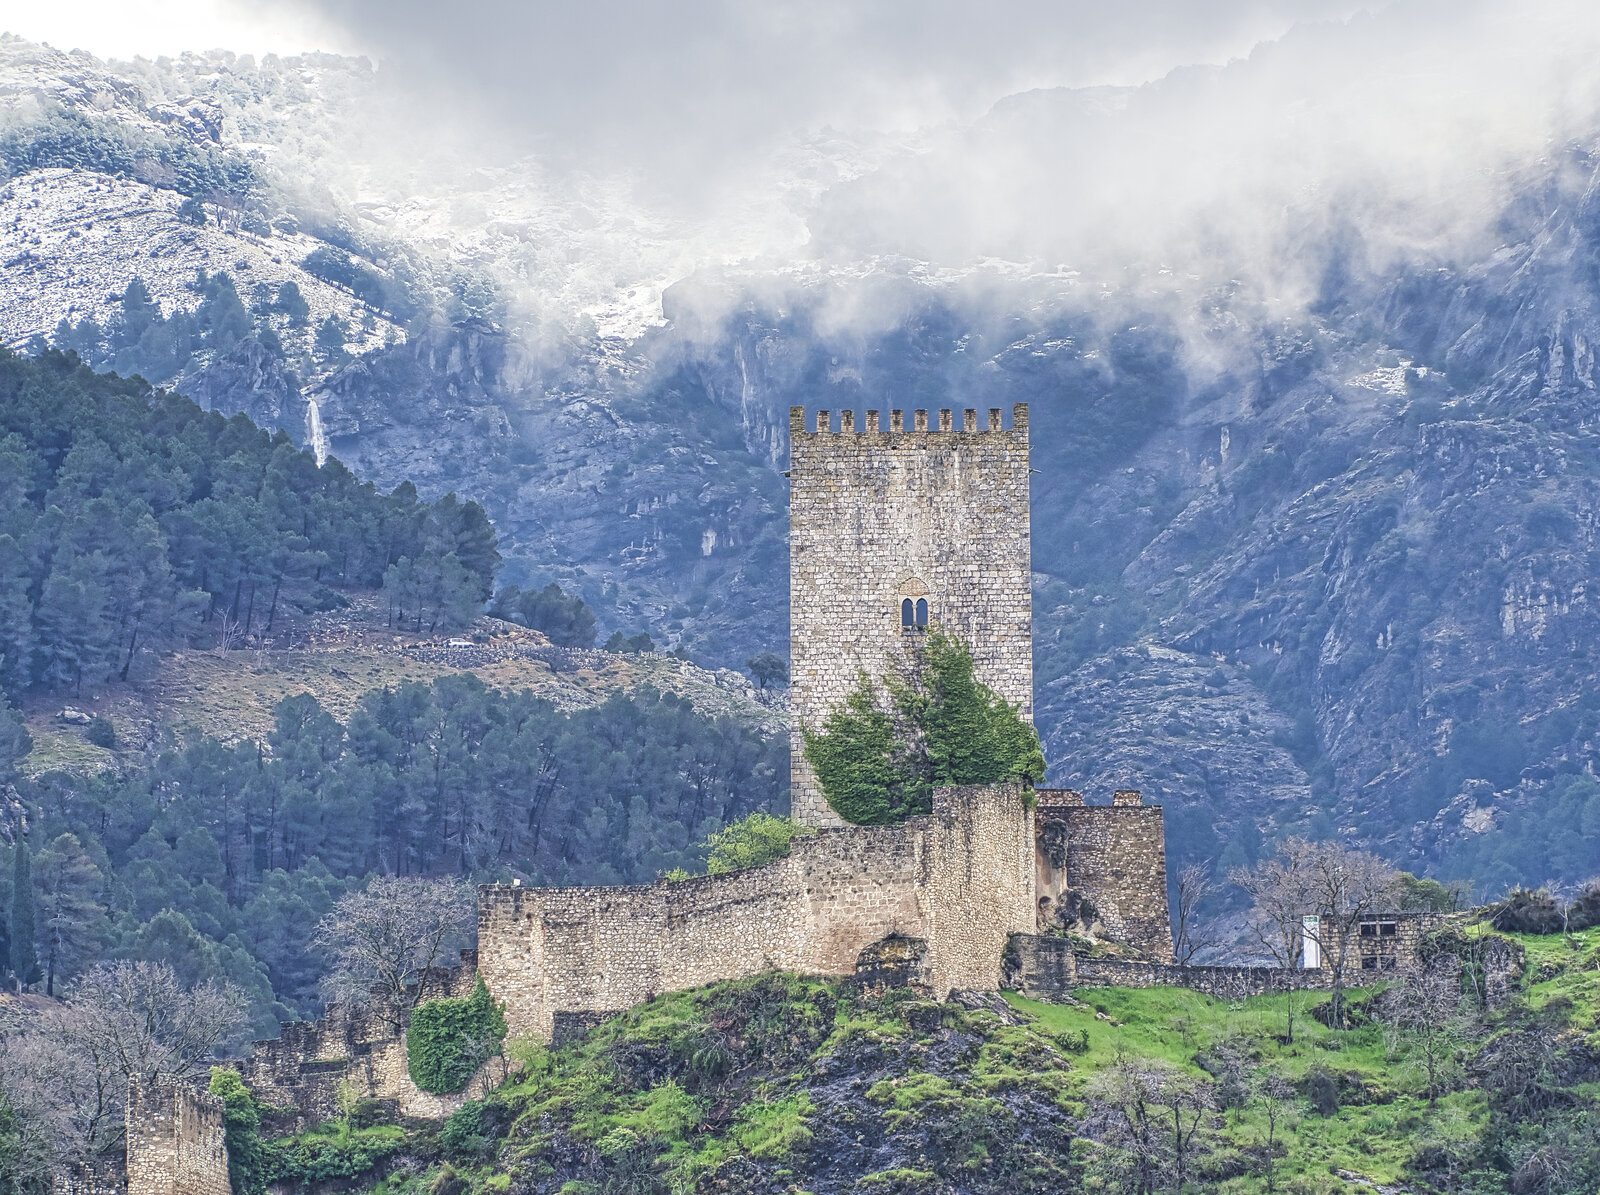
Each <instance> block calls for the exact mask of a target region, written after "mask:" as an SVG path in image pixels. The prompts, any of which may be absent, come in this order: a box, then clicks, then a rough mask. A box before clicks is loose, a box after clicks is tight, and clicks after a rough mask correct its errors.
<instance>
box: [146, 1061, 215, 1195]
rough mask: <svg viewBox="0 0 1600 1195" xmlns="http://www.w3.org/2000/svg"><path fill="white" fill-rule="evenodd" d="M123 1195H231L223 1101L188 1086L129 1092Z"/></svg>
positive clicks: (169, 1085)
mask: <svg viewBox="0 0 1600 1195" xmlns="http://www.w3.org/2000/svg"><path fill="white" fill-rule="evenodd" d="M126 1128H127V1176H128V1187H127V1190H128V1195H232V1190H233V1188H232V1186H231V1185H230V1184H229V1182H228V1147H227V1144H226V1141H225V1139H224V1130H223V1124H222V1100H221V1099H219V1098H218V1097H216V1096H214V1095H211V1094H210V1093H209V1092H205V1091H201V1090H199V1089H197V1088H195V1087H193V1086H190V1085H187V1084H182V1083H178V1084H173V1083H156V1084H141V1083H134V1084H132V1085H131V1086H130V1087H129V1089H128V1108H127V1120H126Z"/></svg>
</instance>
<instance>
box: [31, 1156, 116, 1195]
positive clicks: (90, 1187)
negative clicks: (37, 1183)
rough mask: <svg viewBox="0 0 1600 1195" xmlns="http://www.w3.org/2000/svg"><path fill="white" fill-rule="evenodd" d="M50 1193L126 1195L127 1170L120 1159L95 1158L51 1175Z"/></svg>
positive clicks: (61, 1194) (56, 1194) (58, 1194)
mask: <svg viewBox="0 0 1600 1195" xmlns="http://www.w3.org/2000/svg"><path fill="white" fill-rule="evenodd" d="M50 1190H51V1192H52V1195H127V1191H128V1172H127V1170H126V1169H125V1168H124V1165H123V1162H122V1160H121V1159H113V1158H97V1159H96V1160H95V1161H94V1162H93V1163H92V1164H91V1165H88V1166H75V1167H73V1169H72V1170H70V1171H68V1172H67V1173H65V1174H56V1175H53V1176H52V1177H51V1180H50Z"/></svg>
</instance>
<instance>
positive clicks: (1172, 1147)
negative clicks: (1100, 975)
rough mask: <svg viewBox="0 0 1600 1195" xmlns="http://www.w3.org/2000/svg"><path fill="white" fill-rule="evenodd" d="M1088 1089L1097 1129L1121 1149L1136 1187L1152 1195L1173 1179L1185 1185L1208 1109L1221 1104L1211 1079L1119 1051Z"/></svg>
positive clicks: (1092, 1120)
mask: <svg viewBox="0 0 1600 1195" xmlns="http://www.w3.org/2000/svg"><path fill="white" fill-rule="evenodd" d="M1084 1094H1085V1095H1086V1096H1087V1097H1088V1100H1089V1118H1088V1120H1089V1125H1090V1128H1091V1131H1095V1132H1097V1133H1098V1135H1099V1138H1100V1140H1101V1141H1103V1142H1104V1143H1105V1144H1107V1145H1110V1146H1112V1147H1113V1148H1114V1149H1116V1150H1117V1151H1118V1157H1119V1160H1121V1161H1123V1163H1124V1169H1125V1173H1124V1174H1123V1176H1122V1178H1123V1179H1124V1181H1125V1183H1126V1185H1127V1187H1128V1188H1129V1189H1130V1190H1133V1191H1135V1192H1137V1193H1138V1195H1151V1193H1153V1192H1155V1191H1156V1190H1158V1189H1159V1188H1160V1186H1161V1185H1162V1184H1163V1183H1164V1182H1165V1181H1167V1180H1169V1179H1170V1180H1171V1182H1172V1189H1173V1190H1174V1191H1182V1190H1183V1187H1184V1184H1185V1183H1187V1182H1188V1174H1189V1167H1190V1161H1191V1159H1192V1158H1193V1156H1194V1152H1195V1148H1196V1143H1197V1140H1198V1134H1199V1132H1200V1129H1201V1127H1202V1126H1203V1125H1204V1123H1205V1117H1206V1113H1207V1112H1208V1111H1210V1110H1211V1109H1213V1108H1215V1107H1216V1100H1215V1099H1214V1097H1213V1092H1212V1084H1211V1083H1210V1082H1208V1081H1206V1080H1204V1079H1198V1078H1196V1077H1194V1076H1192V1075H1187V1074H1185V1073H1184V1072H1182V1071H1180V1070H1179V1069H1178V1068H1177V1067H1175V1066H1173V1065H1172V1064H1171V1063H1168V1062H1163V1061H1161V1060H1159V1059H1151V1058H1135V1057H1133V1056H1131V1055H1128V1054H1119V1055H1118V1056H1117V1059H1116V1061H1115V1062H1113V1063H1112V1064H1111V1065H1110V1066H1108V1067H1106V1069H1105V1070H1103V1071H1101V1072H1100V1073H1099V1074H1097V1075H1095V1076H1094V1078H1093V1079H1091V1080H1090V1081H1089V1084H1088V1086H1087V1087H1086V1088H1085V1089H1084Z"/></svg>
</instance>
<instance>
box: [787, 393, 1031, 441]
mask: <svg viewBox="0 0 1600 1195" xmlns="http://www.w3.org/2000/svg"><path fill="white" fill-rule="evenodd" d="M957 409H960V410H961V426H960V427H959V428H957V427H956V426H955V412H956V410H957ZM1001 414H1002V409H1001V408H1000V407H990V408H988V419H987V421H986V422H985V424H984V426H982V427H980V426H979V424H978V410H977V409H976V408H974V407H965V408H951V407H946V408H943V409H941V410H939V411H938V421H939V422H938V426H937V428H936V429H935V428H931V427H930V426H929V422H928V416H929V411H928V410H927V409H924V408H917V409H915V410H913V411H912V412H911V426H910V427H909V428H908V427H906V419H905V416H906V413H905V411H904V410H902V409H900V408H898V407H895V408H892V409H891V410H890V411H889V419H888V427H887V428H885V427H884V426H883V421H882V420H883V412H882V411H880V410H876V409H870V410H868V411H866V412H865V418H864V419H863V421H862V426H861V427H859V428H858V427H857V426H856V412H855V410H854V409H853V408H852V409H847V410H842V411H839V412H838V415H837V420H835V413H834V411H832V410H830V409H827V408H823V409H822V410H819V411H817V412H816V416H815V419H813V418H812V417H811V416H810V415H808V414H807V413H806V409H805V408H804V407H790V408H789V435H790V436H791V437H792V438H799V437H801V436H828V435H854V436H868V437H876V438H878V439H879V440H880V441H886V440H890V439H891V438H892V437H896V436H907V435H916V436H924V435H928V436H969V435H980V436H981V435H987V434H989V433H990V432H1026V431H1027V430H1028V404H1027V403H1025V402H1019V403H1012V404H1011V426H1010V427H1006V426H1004V424H1003V421H1002V419H1001ZM836 423H837V426H836V425H835V424H836Z"/></svg>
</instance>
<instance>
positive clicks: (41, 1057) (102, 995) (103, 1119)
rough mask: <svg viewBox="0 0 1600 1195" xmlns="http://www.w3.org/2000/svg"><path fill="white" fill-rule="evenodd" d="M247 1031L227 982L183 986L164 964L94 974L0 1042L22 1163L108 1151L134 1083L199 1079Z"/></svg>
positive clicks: (118, 1134)
mask: <svg viewBox="0 0 1600 1195" xmlns="http://www.w3.org/2000/svg"><path fill="white" fill-rule="evenodd" d="M244 1025H245V1000H244V997H243V995H242V994H241V993H240V991H239V989H238V988H236V987H234V986H233V985H232V984H217V983H205V984H201V985H199V986H197V987H194V988H185V987H184V986H183V985H182V984H181V983H179V982H178V979H177V976H176V975H175V974H174V973H173V971H172V968H171V967H170V966H168V965H167V964H166V963H148V962H126V961H124V962H116V963H102V964H100V965H99V966H97V967H94V968H92V969H91V970H89V971H88V972H86V973H85V974H84V975H83V976H82V977H81V978H80V979H79V980H78V981H77V983H75V984H74V985H73V987H72V989H71V990H70V991H69V992H68V993H67V997H66V1001H65V1003H64V1004H63V1005H62V1006H61V1007H59V1008H55V1009H51V1010H50V1011H48V1012H46V1013H43V1014H41V1015H40V1016H39V1017H37V1018H35V1019H34V1020H33V1021H32V1022H30V1023H29V1025H28V1026H27V1028H26V1029H24V1030H22V1031H21V1032H18V1033H14V1034H11V1035H9V1036H8V1037H6V1038H5V1039H4V1041H3V1042H0V1089H3V1090H4V1094H5V1098H6V1099H7V1100H8V1101H9V1103H10V1104H11V1106H12V1109H13V1110H14V1112H15V1114H16V1117H17V1121H18V1129H19V1138H20V1141H21V1143H22V1147H23V1148H24V1149H25V1150H27V1151H28V1153H29V1160H28V1161H27V1163H26V1164H28V1165H32V1164H34V1163H35V1162H38V1163H40V1164H45V1165H48V1166H58V1165H63V1164H65V1165H70V1164H72V1163H73V1162H76V1161H82V1160H84V1159H86V1158H88V1157H90V1156H91V1155H93V1154H96V1153H99V1152H102V1151H104V1150H106V1149H109V1148H112V1147H114V1146H115V1145H117V1144H118V1142H120V1141H121V1139H122V1131H123V1125H122V1117H123V1109H124V1108H125V1107H126V1102H127V1095H128V1085H129V1083H130V1082H131V1081H133V1080H140V1081H144V1082H151V1081H159V1080H163V1079H183V1078H187V1077H190V1076H192V1075H195V1074H197V1073H198V1072H200V1071H201V1070H202V1069H203V1068H204V1067H205V1066H206V1065H207V1064H208V1063H209V1062H210V1060H211V1057H212V1055H213V1053H214V1052H215V1051H216V1050H217V1048H218V1047H219V1046H220V1045H222V1044H224V1043H226V1042H228V1041H230V1040H231V1039H232V1038H234V1037H235V1036H236V1035H237V1034H238V1033H239V1032H240V1030H241V1029H242V1028H243V1026H244ZM46 1173H48V1171H46Z"/></svg>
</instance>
